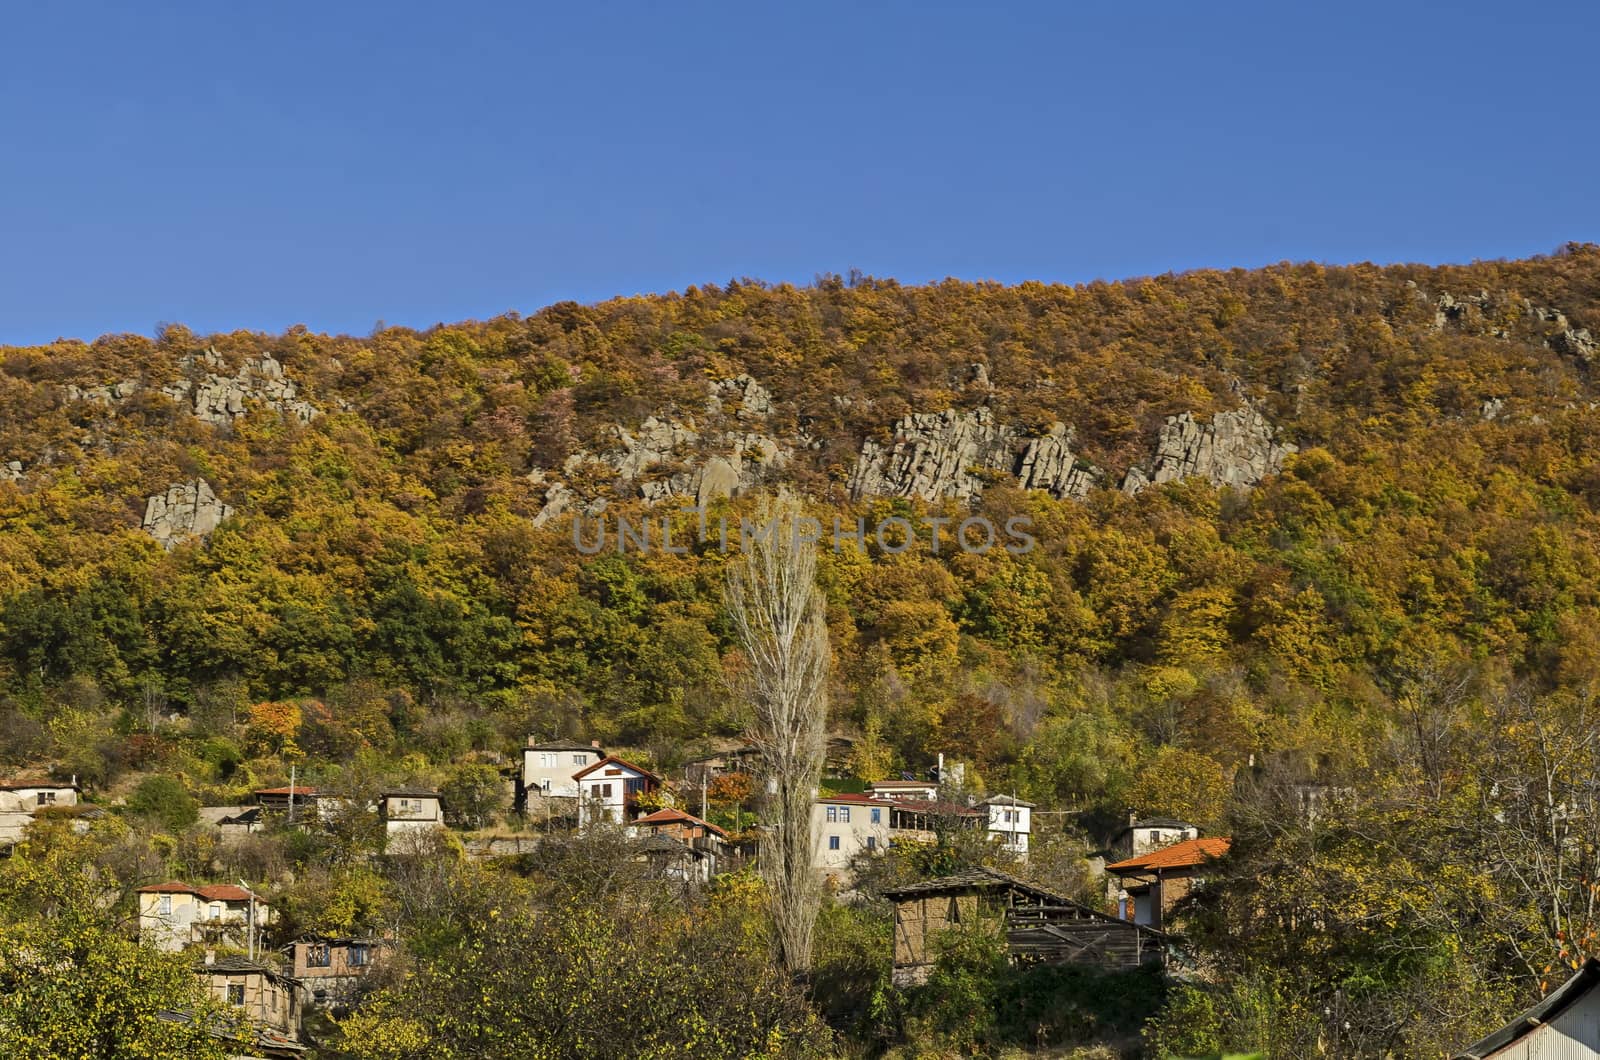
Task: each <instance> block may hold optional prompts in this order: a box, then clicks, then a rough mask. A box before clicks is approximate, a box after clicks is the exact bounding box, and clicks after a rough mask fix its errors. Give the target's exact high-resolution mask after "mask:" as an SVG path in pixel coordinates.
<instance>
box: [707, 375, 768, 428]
mask: <svg viewBox="0 0 1600 1060" xmlns="http://www.w3.org/2000/svg"><path fill="white" fill-rule="evenodd" d="M728 403H732V404H734V405H735V406H737V407H736V409H735V410H734V415H736V416H737V417H738V418H739V419H742V420H743V419H751V418H756V417H763V416H768V415H771V413H772V395H771V394H770V393H768V392H767V388H766V387H764V386H762V385H761V384H760V383H758V382H756V381H755V379H753V378H752V377H750V376H748V375H736V376H734V377H733V378H732V379H719V380H717V381H716V382H715V383H712V384H711V397H710V398H708V399H707V401H706V409H707V411H709V412H713V413H716V412H722V411H724V405H726V404H728Z"/></svg>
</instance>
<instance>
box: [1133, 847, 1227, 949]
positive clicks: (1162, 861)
mask: <svg viewBox="0 0 1600 1060" xmlns="http://www.w3.org/2000/svg"><path fill="white" fill-rule="evenodd" d="M1229 845H1230V840H1228V839H1227V838H1225V837H1221V836H1217V837H1213V838H1209V839H1185V840H1184V841H1183V842H1181V843H1173V844H1171V845H1170V846H1164V847H1161V848H1160V849H1158V850H1153V851H1151V852H1150V853H1148V854H1141V855H1139V856H1138V857H1133V858H1128V859H1126V860H1123V861H1116V862H1113V863H1111V864H1110V865H1107V866H1106V872H1107V873H1108V874H1109V875H1111V876H1115V877H1116V878H1117V879H1118V880H1119V881H1120V882H1121V887H1122V890H1121V893H1120V894H1119V895H1118V896H1117V901H1118V913H1119V915H1121V916H1122V917H1123V918H1124V919H1126V920H1132V921H1133V922H1134V923H1135V924H1142V925H1145V926H1147V927H1152V928H1157V929H1159V928H1160V927H1161V925H1162V922H1163V921H1164V920H1165V918H1166V915H1167V914H1168V913H1169V912H1171V910H1172V907H1173V906H1174V905H1176V904H1177V903H1178V902H1179V900H1181V899H1182V898H1183V897H1184V896H1185V895H1187V894H1188V893H1189V892H1190V891H1191V890H1193V889H1194V888H1195V887H1197V886H1198V885H1199V884H1200V883H1202V882H1204V877H1205V873H1206V872H1207V871H1209V869H1210V866H1211V865H1212V863H1214V862H1215V861H1216V860H1217V859H1218V858H1220V857H1222V856H1223V855H1224V854H1226V853H1227V852H1228V847H1229Z"/></svg>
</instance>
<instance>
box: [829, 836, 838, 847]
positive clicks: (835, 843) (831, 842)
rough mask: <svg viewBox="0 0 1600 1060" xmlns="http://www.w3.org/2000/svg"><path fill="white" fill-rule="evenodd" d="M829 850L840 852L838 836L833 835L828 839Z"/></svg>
mask: <svg viewBox="0 0 1600 1060" xmlns="http://www.w3.org/2000/svg"><path fill="white" fill-rule="evenodd" d="M828 849H829V850H838V849H839V837H838V836H836V835H831V836H829V837H828Z"/></svg>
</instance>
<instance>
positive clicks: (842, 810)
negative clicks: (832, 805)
mask: <svg viewBox="0 0 1600 1060" xmlns="http://www.w3.org/2000/svg"><path fill="white" fill-rule="evenodd" d="M839 820H841V821H843V822H844V823H845V824H849V823H850V807H848V806H841V807H839Z"/></svg>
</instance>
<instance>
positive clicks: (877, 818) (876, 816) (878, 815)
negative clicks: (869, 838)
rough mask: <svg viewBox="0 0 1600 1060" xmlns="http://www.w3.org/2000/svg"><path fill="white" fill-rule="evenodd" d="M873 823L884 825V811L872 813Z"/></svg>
mask: <svg viewBox="0 0 1600 1060" xmlns="http://www.w3.org/2000/svg"><path fill="white" fill-rule="evenodd" d="M872 823H873V824H882V823H883V811H882V810H878V809H874V810H873V811H872Z"/></svg>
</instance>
